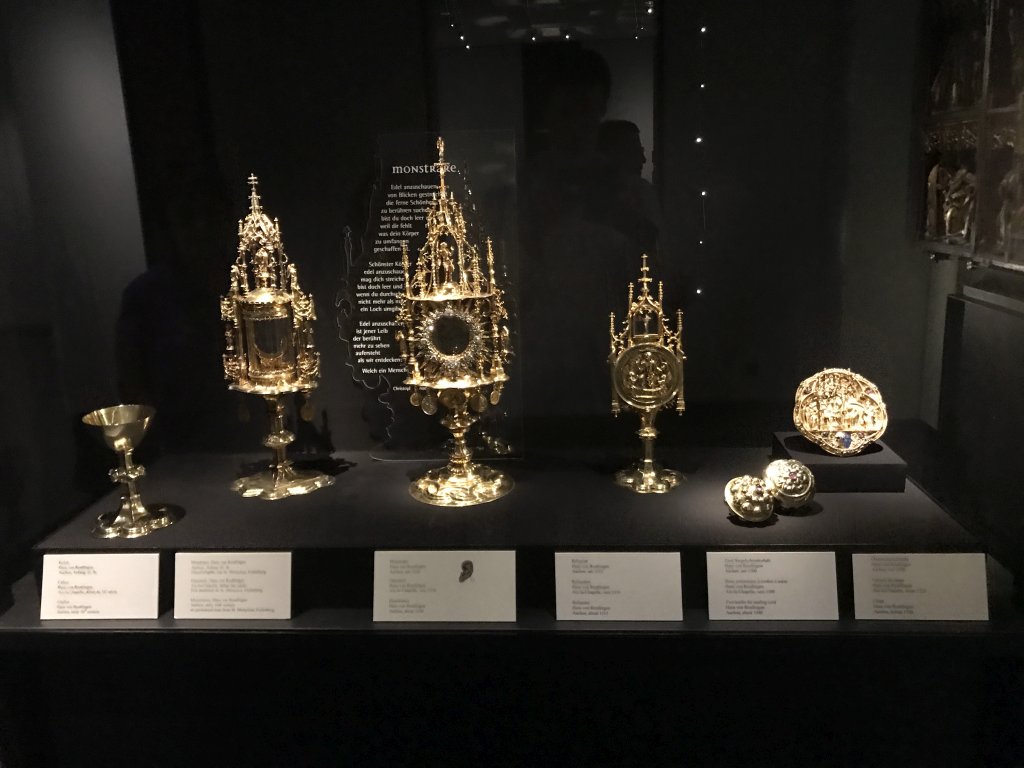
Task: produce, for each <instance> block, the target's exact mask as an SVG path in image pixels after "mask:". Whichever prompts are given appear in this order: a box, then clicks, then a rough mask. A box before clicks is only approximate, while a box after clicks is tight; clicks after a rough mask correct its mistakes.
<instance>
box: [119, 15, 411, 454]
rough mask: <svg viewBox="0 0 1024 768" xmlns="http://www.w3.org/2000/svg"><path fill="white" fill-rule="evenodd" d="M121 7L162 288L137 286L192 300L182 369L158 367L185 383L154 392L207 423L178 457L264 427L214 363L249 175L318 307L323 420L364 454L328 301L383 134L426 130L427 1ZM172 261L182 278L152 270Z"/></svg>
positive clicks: (122, 45)
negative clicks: (243, 420)
mask: <svg viewBox="0 0 1024 768" xmlns="http://www.w3.org/2000/svg"><path fill="white" fill-rule="evenodd" d="M114 6H115V18H116V19H117V22H118V23H117V28H118V40H119V52H120V55H121V62H122V70H123V77H124V82H125V93H126V98H127V102H128V111H129V122H130V125H131V128H132V144H133V153H134V154H135V156H136V157H137V158H139V162H138V175H139V188H140V196H141V198H142V208H143V210H144V212H146V213H147V214H148V220H147V234H150V233H153V235H154V236H153V237H148V238H147V248H148V255H149V257H150V265H151V272H153V271H154V270H155V272H156V273H157V278H155V279H153V280H151V281H150V283H155V284H157V285H159V286H161V287H159V288H157V289H155V291H153V290H150V288H152V286H148V287H147V289H146V291H145V292H146V295H147V296H148V295H150V294H151V293H153V292H156V293H160V294H162V293H173V292H174V291H175V290H177V288H172V289H167V288H165V287H163V286H166V285H167V284H170V283H173V284H175V285H176V286H177V285H180V286H182V287H181V291H188V292H189V293H190V296H191V298H190V300H188V302H187V304H188V309H187V310H186V313H187V315H188V317H187V322H183V325H185V326H187V328H188V333H189V334H191V337H192V342H193V343H190V344H183V345H180V348H181V357H182V358H183V364H182V365H178V366H163V367H162V368H161V370H162V371H163V374H162V375H161V377H160V378H166V377H167V376H175V375H176V374H177V375H179V376H181V377H182V378H184V375H183V372H186V371H187V372H189V373H190V374H191V375H190V376H189V379H190V380H191V385H192V386H191V387H185V388H183V389H182V388H179V387H165V388H163V390H162V392H161V393H160V395H158V396H159V397H161V398H163V399H165V400H167V401H168V402H167V405H165V409H167V408H170V409H172V410H174V411H176V412H180V413H183V414H184V413H185V412H186V411H187V410H188V409H189V408H190V407H194V408H198V409H200V410H202V411H205V412H206V413H208V414H209V416H210V419H209V420H208V423H206V424H204V425H202V426H201V427H199V426H197V428H196V429H195V430H192V431H191V432H187V433H180V434H176V435H174V436H173V437H174V438H175V439H174V442H175V444H176V447H189V446H191V447H195V445H196V444H197V443H200V444H202V445H206V446H209V447H212V448H225V447H232V448H240V447H242V446H243V445H244V444H245V440H248V441H249V442H248V445H249V446H250V447H256V446H258V443H255V442H253V439H254V438H255V437H256V434H257V433H258V432H259V431H260V430H261V429H262V428H263V426H264V422H263V417H262V414H261V412H260V411H261V409H262V405H261V404H260V403H259V402H248V401H247V399H246V398H244V397H242V396H240V395H235V394H233V393H232V394H227V393H226V384H225V383H224V381H223V374H222V371H221V370H220V344H221V343H222V338H223V334H222V331H221V330H220V324H219V304H218V299H217V297H218V295H219V294H221V293H223V292H224V291H225V290H226V289H227V286H228V265H229V264H230V262H231V260H232V259H233V258H234V255H235V247H236V245H237V237H236V234H235V228H236V222H237V220H238V219H240V218H242V217H243V216H244V215H245V213H246V212H247V205H248V203H247V196H248V187H247V185H246V178H247V177H248V176H249V174H250V173H255V174H256V175H257V176H258V177H259V179H260V193H261V195H262V202H263V205H264V207H265V210H267V212H268V213H269V214H270V215H271V216H274V217H277V218H279V219H280V222H281V227H282V233H283V236H284V243H285V248H286V250H287V252H288V255H289V257H290V258H291V259H292V260H293V261H294V262H295V264H296V265H297V266H298V270H299V277H300V281H301V283H302V286H303V288H304V289H305V290H307V291H308V292H309V293H311V294H312V295H313V297H314V299H315V301H316V302H317V312H318V320H317V324H316V338H317V343H318V347H319V349H320V351H321V356H322V362H321V365H322V376H321V384H320V387H319V389H318V390H317V392H316V393H315V394H314V405H315V406H316V408H317V411H318V416H317V418H316V419H315V423H316V424H317V425H318V427H320V428H322V427H323V419H324V418H325V417H326V419H327V430H328V431H329V433H330V438H331V441H332V442H333V444H334V445H335V447H337V448H339V449H342V450H343V449H346V448H348V449H351V448H359V447H363V446H365V445H367V444H369V442H370V436H369V434H368V430H367V429H366V428H365V425H364V424H363V423H362V421H361V417H360V409H361V407H362V403H363V398H362V396H360V395H359V393H358V392H357V391H355V385H354V384H352V382H351V378H350V376H349V373H348V370H347V368H346V367H345V360H344V356H343V348H342V345H341V344H340V342H339V341H338V332H337V328H336V327H335V308H334V301H335V297H336V293H337V290H338V287H339V279H340V277H341V274H342V267H343V251H342V245H343V242H344V235H343V230H344V228H345V227H346V226H351V227H352V228H353V231H354V236H355V237H356V238H358V237H359V235H360V234H361V232H362V227H363V226H364V225H365V216H366V212H365V206H366V201H367V198H368V193H369V187H370V183H371V181H372V178H373V155H374V148H375V139H376V136H377V134H378V133H381V132H387V131H410V130H426V129H427V105H428V98H427V94H428V79H427V76H426V73H425V71H424V62H425V58H424V51H423V45H424V42H423V38H422V25H421V18H420V13H421V10H420V4H419V3H417V2H412V1H411V0H407V1H405V2H403V1H401V0H397V1H395V2H381V3H363V4H351V3H334V4H328V3H299V4H293V5H291V6H289V7H288V9H287V12H283V10H282V7H281V5H280V4H279V3H273V2H267V1H265V0H257V2H246V3H244V4H238V3H197V2H186V3H181V4H175V3H172V4H165V5H160V6H156V5H153V4H148V3H147V4H139V3H134V2H115V3H114ZM167 264H170V265H171V269H170V270H169V271H172V272H173V273H175V275H176V277H174V278H170V277H164V276H162V275H163V273H164V272H166V271H168V270H167V267H166V265H167ZM177 303H178V304H181V303H182V302H177ZM157 332H158V331H157ZM168 343H172V342H168ZM197 354H201V356H202V366H201V367H200V366H199V365H198V364H195V363H194V362H193V360H194V358H195V357H196V355H197ZM185 358H187V360H185ZM160 365H161V363H160V362H159V361H155V362H154V363H153V365H152V366H151V367H153V368H157V367H158V366H160ZM188 366H194V367H191V368H189V367H188ZM197 389H198V392H197ZM249 400H255V399H254V398H250V399H249ZM240 407H241V408H243V409H245V410H248V411H251V412H252V413H253V414H254V418H253V421H252V422H251V423H250V424H249V425H242V424H240V423H239V422H238V419H237V418H236V413H237V412H238V410H239V408H240Z"/></svg>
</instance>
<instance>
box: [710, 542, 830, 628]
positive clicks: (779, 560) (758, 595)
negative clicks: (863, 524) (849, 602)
mask: <svg viewBox="0 0 1024 768" xmlns="http://www.w3.org/2000/svg"><path fill="white" fill-rule="evenodd" d="M707 561H708V618H709V619H713V620H716V621H717V620H722V619H735V620H741V621H756V620H823V621H835V620H837V619H838V618H839V598H838V593H837V591H836V553H835V552H708V553H707Z"/></svg>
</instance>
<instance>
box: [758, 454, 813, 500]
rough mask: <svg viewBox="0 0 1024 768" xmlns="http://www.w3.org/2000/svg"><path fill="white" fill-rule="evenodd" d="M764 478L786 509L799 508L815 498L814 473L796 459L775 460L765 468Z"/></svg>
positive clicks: (776, 498)
mask: <svg viewBox="0 0 1024 768" xmlns="http://www.w3.org/2000/svg"><path fill="white" fill-rule="evenodd" d="M764 479H765V482H766V483H767V484H768V486H769V487H770V488H771V490H772V492H773V493H774V494H775V500H776V501H777V502H778V503H779V506H781V507H783V508H785V509H797V508H798V507H802V506H804V505H806V504H807V503H808V502H810V500H811V499H812V498H814V474H813V473H812V472H811V470H809V469H808V468H807V467H806V466H804V465H803V464H802V463H800V462H799V461H797V460H796V459H778V460H776V461H773V462H772V463H771V464H769V465H768V467H767V468H766V469H765V471H764Z"/></svg>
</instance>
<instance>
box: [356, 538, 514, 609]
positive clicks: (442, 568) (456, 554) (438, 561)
mask: <svg viewBox="0 0 1024 768" xmlns="http://www.w3.org/2000/svg"><path fill="white" fill-rule="evenodd" d="M373 620H374V621H515V620H516V553H515V552H514V551H512V550H478V551H472V550H463V551H460V550H430V551H409V552H396V551H381V552H374V553H373Z"/></svg>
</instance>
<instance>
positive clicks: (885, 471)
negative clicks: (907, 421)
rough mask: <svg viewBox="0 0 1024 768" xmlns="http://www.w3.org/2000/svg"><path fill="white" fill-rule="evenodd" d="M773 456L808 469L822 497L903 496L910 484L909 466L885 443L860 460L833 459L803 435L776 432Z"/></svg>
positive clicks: (859, 456)
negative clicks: (858, 495)
mask: <svg viewBox="0 0 1024 768" xmlns="http://www.w3.org/2000/svg"><path fill="white" fill-rule="evenodd" d="M772 456H773V457H774V458H777V459H796V460H797V461H799V462H801V463H802V464H805V465H807V467H808V468H809V469H810V470H811V472H813V473H814V481H815V485H816V486H817V489H818V493H864V492H871V493H879V492H889V493H901V492H902V491H903V489H904V487H905V486H906V482H907V462H905V461H904V460H903V459H901V458H900V457H899V455H898V454H897V453H896V452H895V451H894V450H893V449H892V448H890V447H889V446H888V445H886V444H885V443H884V442H882V441H881V440H879V441H878V442H876V443H872V444H871V445H869V446H868V447H867V448H865V449H864V451H863V452H861V453H859V454H857V455H856V456H833V455H831V454H829V453H825V451H823V450H821V448H819V447H818V446H816V445H815V444H814V443H812V442H811V441H810V440H808V439H807V438H806V437H804V436H803V435H801V434H800V433H799V432H774V433H773V434H772Z"/></svg>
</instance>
